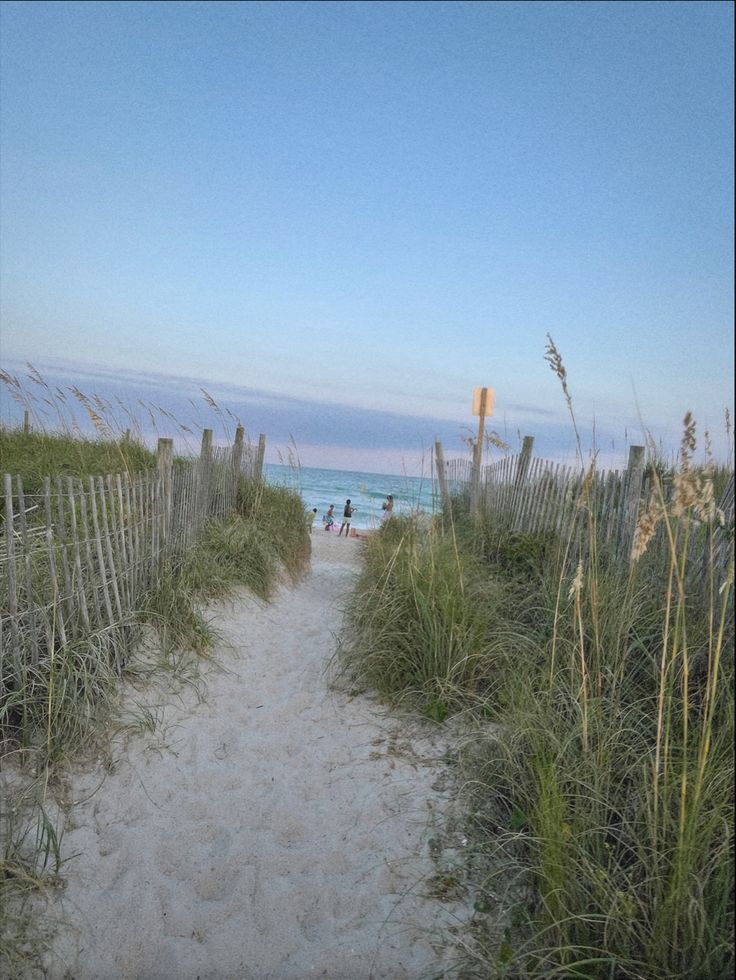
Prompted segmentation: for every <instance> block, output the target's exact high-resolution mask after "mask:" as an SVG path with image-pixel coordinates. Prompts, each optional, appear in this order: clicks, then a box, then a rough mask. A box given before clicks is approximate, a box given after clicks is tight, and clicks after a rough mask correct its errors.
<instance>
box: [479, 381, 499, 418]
mask: <svg viewBox="0 0 736 980" xmlns="http://www.w3.org/2000/svg"><path fill="white" fill-rule="evenodd" d="M482 391H485V392H486V410H485V416H486V418H490V416H491V415H493V409H494V408H495V406H496V389H495V388H485V389H484V388H473V415H480V399H481V392H482Z"/></svg>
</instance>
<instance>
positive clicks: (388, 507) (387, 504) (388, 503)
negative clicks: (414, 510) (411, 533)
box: [381, 494, 394, 524]
mask: <svg viewBox="0 0 736 980" xmlns="http://www.w3.org/2000/svg"><path fill="white" fill-rule="evenodd" d="M381 508H382V509H383V517H382V518H381V520H382V521H383V523H384V524H385V523H386V521H387V520H388V519H389V517H390V516H391V514H393V511H394V498H393V497H392V496H391V494H388V496H387V497H386V499H385V500H384V502H383V503H382V504H381Z"/></svg>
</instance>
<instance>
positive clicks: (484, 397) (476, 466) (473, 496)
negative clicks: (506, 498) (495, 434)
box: [470, 388, 488, 514]
mask: <svg viewBox="0 0 736 980" xmlns="http://www.w3.org/2000/svg"><path fill="white" fill-rule="evenodd" d="M487 404H488V389H487V388H481V390H480V413H479V414H480V419H479V420H478V438H477V439H476V441H475V445H474V446H473V477H472V482H471V485H470V509H471V512H472V513H473V514H475V513H476V512H477V510H478V507H479V506H480V469H481V464H482V462H483V432H484V427H485V420H486V406H487Z"/></svg>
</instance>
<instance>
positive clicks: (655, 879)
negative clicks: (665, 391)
mask: <svg viewBox="0 0 736 980" xmlns="http://www.w3.org/2000/svg"><path fill="white" fill-rule="evenodd" d="M550 343H551V341H550ZM548 353H549V355H550V358H551V360H550V364H551V366H552V368H553V370H554V371H555V373H556V374H557V376H558V377H560V374H561V372H563V365H562V361H561V358H559V355H558V356H557V357H555V356H554V354H555V353H556V349H555V350H554V351H550V350H549V349H548ZM561 381H564V386H563V387H564V394H565V399H566V403H567V405H568V408H569V410H570V411H571V412H572V402H571V399H570V397H569V391H568V388H567V376H566V374H564V372H563V376H562V378H561ZM577 435H578V430H577V428H576V436H577ZM576 444H577V445H578V450H580V446H579V437H578V440H576ZM695 448H696V436H695V425H694V422H693V420H692V418H691V416H689V415H688V416H687V417H686V419H685V422H684V431H683V441H682V446H681V452H680V455H679V459H678V461H677V464H676V466H675V467H674V468H664V467H662V466H661V465H657V466H656V467H654V468H653V470H652V472H653V473H655V474H657V475H658V476H659V479H655V480H654V488H655V489H654V493H653V495H652V499H651V500H650V501H649V502H648V503H647V504H646V505H645V506H644V507H643V508H642V510H641V512H640V514H639V520H638V524H637V528H636V534H635V538H634V545H633V549H632V552H631V556H630V558H629V556H626V557H624V558H623V559H622V558H621V556H620V555H618V556H617V555H615V554H614V553H613V552H612V551H611V550H607V549H606V547H605V543H604V542H603V539H602V537H601V535H600V534H599V532H598V528H597V527H596V519H595V510H594V508H593V507H592V506H590V507H588V505H587V503H586V500H585V497H584V491H581V499H580V501H579V508H580V509H581V511H582V512H583V515H584V517H585V520H583V522H582V531H581V532H579V533H578V532H576V534H577V536H576V537H575V538H572V537H567V538H566V537H565V535H561V534H560V533H558V532H553V531H543V532H534V533H526V532H519V531H514V530H510V529H509V528H508V527H507V526H505V524H504V521H503V517H502V515H497V514H493V513H488V512H484V510H483V507H482V506H481V507H479V508H477V509H476V510H475V512H473V511H471V507H470V499H469V497H468V495H467V494H466V495H464V496H459V497H457V498H455V499H454V500H453V501H452V504H451V506H450V507H449V508H448V509H447V511H446V512H445V513H444V514H443V515H442V517H441V519H438V520H437V521H436V522H435V524H434V525H433V527H432V528H431V530H430V531H429V532H421V531H420V530H419V529H418V528H417V527H416V526H412V525H410V524H407V525H402V524H400V523H399V522H396V521H392V522H391V525H393V526H390V527H388V526H387V527H386V528H385V529H382V530H381V531H380V532H379V533H378V534H376V535H375V536H374V538H373V539H372V540H371V541H370V542H369V543H368V545H367V547H366V549H365V552H364V563H363V568H362V572H361V576H360V579H359V582H358V584H357V588H356V590H355V592H354V594H353V595H352V596H351V598H350V601H349V603H348V632H347V634H346V636H345V637H344V639H343V644H342V654H341V656H342V663H343V666H344V668H345V669H346V670H347V671H348V672H349V673H350V674H351V675H354V676H356V677H358V678H360V679H361V681H363V682H365V683H369V684H370V685H371V686H372V687H373V688H375V689H376V690H377V691H378V692H380V693H381V694H382V695H383V697H384V698H385V699H387V700H388V701H390V702H392V703H395V702H399V701H402V702H406V701H413V702H414V703H416V702H417V701H418V703H419V704H420V706H422V707H423V709H424V713H425V714H426V715H427V716H429V717H431V718H433V720H435V721H437V722H441V721H443V720H444V718H445V717H446V716H447V715H448V714H451V713H453V712H457V711H463V712H464V715H465V719H466V720H467V719H471V720H470V721H469V723H468V727H467V736H466V738H465V740H464V742H463V745H462V748H461V750H460V753H459V770H458V786H459V787H461V788H460V789H459V790H458V793H459V794H460V796H461V797H462V799H463V801H464V805H465V812H466V814H467V825H466V833H467V836H468V839H469V841H470V842H471V843H470V845H469V848H468V852H467V853H468V854H469V855H472V860H471V861H470V862H469V867H468V871H467V873H468V875H469V876H471V877H472V880H473V883H474V885H473V887H474V888H475V891H476V895H477V899H476V903H475V905H476V909H480V910H483V909H494V910H495V914H494V915H492V916H489V915H487V914H480V913H479V914H478V915H476V917H475V920H474V924H473V926H472V928H471V930H470V933H469V935H468V936H466V937H464V939H463V942H462V961H463V962H462V969H461V972H462V975H463V976H468V977H478V978H480V977H489V976H514V977H523V976H545V977H547V976H550V977H551V976H559V977H572V976H575V977H590V978H601V980H602V978H644V977H646V978H650V980H651V978H655V980H665V978H683V980H685V978H688V980H701V978H705V977H708V978H711V977H712V978H721V977H723V978H725V977H727V976H729V977H730V976H731V975H732V973H733V969H734V944H733V937H734V901H733V888H734V865H733V847H734V837H733V785H734V759H733V742H734V660H733V641H734V609H733V574H734V573H733V567H734V566H733V527H732V526H727V525H726V526H724V523H723V515H722V514H721V513H720V512H719V509H718V500H719V495H717V494H718V490H717V489H716V488H717V487H723V486H724V485H725V482H726V479H727V478H728V477H729V476H730V474H729V473H728V472H727V471H726V470H725V468H718V467H715V466H714V465H713V464H712V463H711V462H710V461H708V460H706V463H705V464H703V465H697V466H696V465H695V463H694V461H693V460H694V452H695ZM580 526H581V525H578V527H580ZM655 534H659V535H663V536H664V538H663V540H664V545H663V547H659V548H657V549H654V548H653V547H652V541H653V540H654V538H655ZM660 540H661V539H660ZM724 547H725V548H726V549H727V550H728V554H729V555H730V557H727V559H726V561H725V563H724V560H723V553H724V552H723V549H724ZM471 864H472V867H471ZM499 896H501V897H499Z"/></svg>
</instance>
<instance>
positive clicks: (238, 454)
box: [233, 425, 245, 509]
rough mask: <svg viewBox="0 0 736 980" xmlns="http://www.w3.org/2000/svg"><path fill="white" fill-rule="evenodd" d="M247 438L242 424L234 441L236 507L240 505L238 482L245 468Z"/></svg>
mask: <svg viewBox="0 0 736 980" xmlns="http://www.w3.org/2000/svg"><path fill="white" fill-rule="evenodd" d="M244 438H245V429H244V428H243V426H242V425H239V426H238V427H237V429H236V430H235V442H234V443H233V483H234V486H233V494H234V498H233V499H234V501H235V507H236V509H237V506H238V482H239V480H240V473H241V470H242V468H243V440H244Z"/></svg>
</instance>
